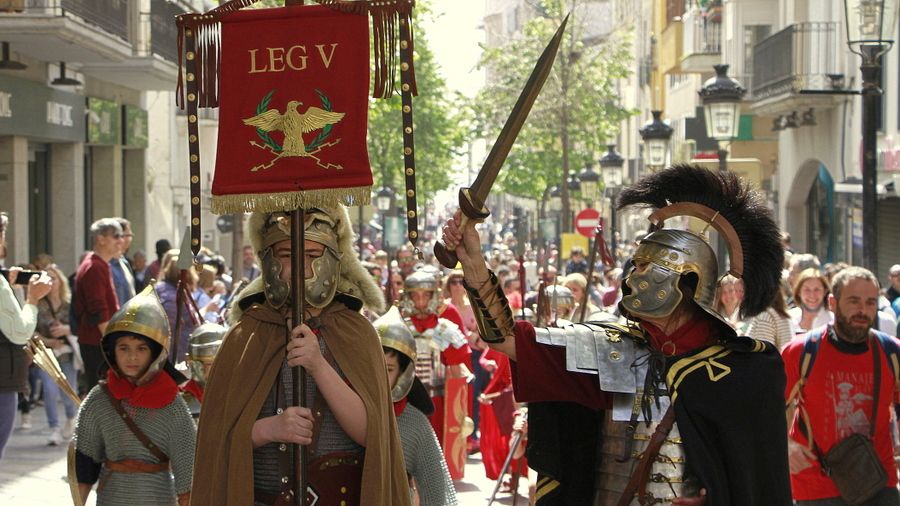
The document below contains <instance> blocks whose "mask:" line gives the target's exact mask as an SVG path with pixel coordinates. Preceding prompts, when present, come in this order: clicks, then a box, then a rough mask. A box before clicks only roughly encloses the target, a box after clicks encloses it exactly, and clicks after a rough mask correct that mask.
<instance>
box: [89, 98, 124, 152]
mask: <svg viewBox="0 0 900 506" xmlns="http://www.w3.org/2000/svg"><path fill="white" fill-rule="evenodd" d="M120 125H121V112H120V110H119V105H118V104H116V103H115V102H110V101H109V100H103V99H100V98H94V97H88V123H87V129H88V135H87V141H88V144H99V145H113V144H119V139H120V135H121V133H120V132H121V131H122V129H121V127H120Z"/></svg>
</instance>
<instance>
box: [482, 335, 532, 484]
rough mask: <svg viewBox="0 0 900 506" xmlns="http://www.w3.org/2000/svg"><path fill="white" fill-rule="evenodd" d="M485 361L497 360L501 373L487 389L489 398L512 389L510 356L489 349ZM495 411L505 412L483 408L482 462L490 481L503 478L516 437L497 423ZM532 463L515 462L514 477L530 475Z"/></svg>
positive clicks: (484, 357) (518, 460)
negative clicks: (515, 473) (510, 448)
mask: <svg viewBox="0 0 900 506" xmlns="http://www.w3.org/2000/svg"><path fill="white" fill-rule="evenodd" d="M481 357H482V360H493V361H494V362H496V363H497V369H496V370H494V373H493V374H492V376H491V381H490V383H488V384H487V386H486V387H485V388H484V392H483V393H485V394H495V393H501V392H503V391H504V390H507V389H508V388H509V387H511V386H512V373H511V371H510V365H509V358H507V356H506V355H504V354H502V353H500V352H498V351H496V350H491V349H488V350H487V351H485V352H484V354H483V355H482V356H481ZM495 409H505V407H504V406H501V405H498V404H480V405H479V419H478V425H479V426H480V427H479V430H480V431H481V460H482V462H483V463H484V471H485V474H486V475H487V477H488V479H491V480H496V479H497V478H499V477H500V469H501V468H502V467H503V462H504V461H505V460H506V456H507V455H509V443H510V441H511V440H512V433H511V432H506V431H505V430H504V429H502V428H501V427H500V424H499V423H498V422H497V419H498V416H497V415H496V414H495ZM527 470H528V463H527V461H526V460H525V458H524V457H522V458H520V459H515V460H513V461H512V463H510V469H509V472H510V473H514V472H519V473H521V474H527Z"/></svg>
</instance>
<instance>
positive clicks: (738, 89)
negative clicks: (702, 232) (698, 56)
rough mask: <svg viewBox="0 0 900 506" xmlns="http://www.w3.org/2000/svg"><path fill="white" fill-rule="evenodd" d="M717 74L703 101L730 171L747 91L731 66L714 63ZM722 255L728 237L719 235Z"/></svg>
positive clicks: (702, 94) (702, 93) (704, 90)
mask: <svg viewBox="0 0 900 506" xmlns="http://www.w3.org/2000/svg"><path fill="white" fill-rule="evenodd" d="M713 68H714V69H715V70H716V75H715V77H711V78H709V79H708V80H707V81H706V82H705V83H703V87H702V88H700V91H699V92H698V94H699V95H700V100H701V101H702V102H703V111H704V117H705V119H706V136H707V137H709V138H710V139H715V140H716V141H718V143H719V151H718V154H719V170H721V171H726V170H728V143H730V142H731V140H732V139H734V138H735V137H737V136H738V129H739V127H740V124H741V99H742V98H743V97H744V94H745V93H747V90H746V89H745V88H744V86H743V85H741V83H739V82H738V81H737V80H736V79H733V78H731V77H728V65H725V64H718V65H713ZM718 250H719V258H720V259H722V260H724V258H725V257H724V255H725V254H726V252H727V246H726V245H725V237H723V236H722V234H719V241H718ZM724 271H725V262H724V261H720V262H719V272H720V273H722V272H724Z"/></svg>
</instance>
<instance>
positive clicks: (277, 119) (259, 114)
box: [243, 90, 344, 172]
mask: <svg viewBox="0 0 900 506" xmlns="http://www.w3.org/2000/svg"><path fill="white" fill-rule="evenodd" d="M274 93H275V90H272V91H270V92H269V93H268V94H267V95H266V96H265V97H263V99H262V101H261V102H260V103H259V105H258V106H257V107H256V116H253V117H251V118H246V119H244V120H243V122H244V124H245V125H248V126H252V127H256V132H257V134H258V135H259V137H260V139H261V140H262V141H263V144H260V143H258V142H256V141H250V145H251V146H255V147H257V148H260V149H263V150H265V151H269V152H270V153H272V154H274V155H275V158H273V159H272V160H271V161H269V162H268V163H265V164H261V165H257V166H255V167H253V168H252V169H250V170H251V171H252V172H256V171H258V170H260V169H262V170H265V169H268V168H270V167H272V166H273V165H275V163H276V162H278V160H280V159H282V158H285V157H289V156H305V157H309V158H312V159H313V160H315V161H316V165H318V166H319V167H322V168H323V169H331V168H335V169H338V170H340V169H343V167H342V166H340V165H338V164H334V163H327V162H323V161H322V159H321V158H319V157H318V156H316V154H317V153H318V152H319V151H321V150H323V149H325V148H327V147H329V146H335V145H337V144H338V143H339V142H340V141H341V140H340V139H337V140H334V141H331V142H324V141H325V139H326V138H327V137H328V134H329V133H330V132H331V126H332V125H334V124H335V123H337V122H339V121H341V119H343V118H344V113H342V112H333V111H332V110H331V102H330V101H329V100H328V97H327V96H325V94H324V93H322V92H321V91H319V90H316V93H317V94H318V95H319V99H320V100H321V101H322V106H323V107H325V109H321V108H319V107H315V106H309V107H307V108H306V112H304V113H300V112H299V111H297V107H299V106H301V105H303V102H300V101H298V100H291V101H290V102H288V103H287V106H286V107H285V110H284V114H282V113H280V112H278V109H268V105H269V101H270V100H271V99H272V95H273V94H274ZM319 129H322V132H321V133H320V134H319V135H318V136H317V137H316V138H315V139H314V140H313V141H312V142H311V143H309V144H306V143H305V142H304V140H303V134H305V133H309V132H313V131H315V130H319ZM269 132H282V133H284V144H283V145H281V146H279V145H278V143H276V142H275V141H274V140H273V139H272V138H271V137H270V136H269Z"/></svg>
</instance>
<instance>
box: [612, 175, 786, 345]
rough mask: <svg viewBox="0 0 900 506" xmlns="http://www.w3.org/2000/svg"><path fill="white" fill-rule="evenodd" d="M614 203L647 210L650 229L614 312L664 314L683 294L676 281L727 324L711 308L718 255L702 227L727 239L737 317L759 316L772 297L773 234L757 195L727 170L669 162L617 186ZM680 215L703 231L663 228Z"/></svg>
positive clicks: (776, 278)
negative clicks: (739, 287)
mask: <svg viewBox="0 0 900 506" xmlns="http://www.w3.org/2000/svg"><path fill="white" fill-rule="evenodd" d="M616 205H617V207H618V208H619V209H623V208H625V207H629V206H634V205H644V206H649V207H651V208H654V211H653V212H652V213H651V214H650V217H649V219H650V222H651V226H650V232H649V233H648V234H647V235H646V236H645V237H644V238H643V239H642V240H641V241H640V243H639V245H638V247H637V249H636V250H635V252H634V256H633V259H632V265H631V266H630V267H629V268H628V269H627V276H626V278H625V283H623V284H622V294H623V298H622V300H621V302H620V303H619V310H620V312H621V313H622V314H623V315H625V316H626V317H629V318H638V319H640V318H641V317H649V318H665V317H668V316H669V315H671V314H672V312H673V311H674V310H675V308H676V307H677V306H678V305H679V303H681V301H682V299H683V298H684V296H685V292H684V291H683V287H684V286H690V287H691V288H692V292H693V293H691V294H690V296H691V297H692V299H693V301H694V302H695V303H696V304H697V306H698V307H700V308H701V309H702V310H703V311H705V312H706V313H708V314H710V315H711V316H712V317H713V318H715V319H716V320H719V321H720V322H722V323H723V324H724V326H725V328H726V329H729V330H730V329H731V327H730V326H729V325H728V323H727V321H726V320H725V318H724V316H723V315H720V314H719V313H718V312H716V310H715V299H716V284H717V282H718V272H719V261H724V259H717V258H716V255H715V253H714V252H713V249H712V248H711V247H710V245H709V243H707V241H706V239H704V237H703V233H705V230H706V228H709V227H710V226H711V227H713V228H714V229H715V230H716V231H717V232H718V233H719V234H721V235H722V236H724V238H725V242H726V243H727V245H728V251H729V257H730V263H729V269H728V272H729V273H730V274H732V275H733V276H735V277H737V278H742V279H743V280H744V286H745V295H744V300H743V302H742V303H741V316H742V317H750V316H754V315H756V314H759V313H761V312H762V311H765V309H766V308H767V307H768V306H769V304H770V303H771V302H772V298H773V297H774V296H775V292H776V290H778V289H779V282H780V280H781V264H782V262H783V260H784V247H783V246H782V244H781V240H780V238H781V234H780V232H779V229H778V226H777V225H776V224H775V222H774V220H773V219H772V216H771V212H770V211H769V209H768V207H767V206H766V204H765V201H764V199H763V198H762V196H761V195H760V194H759V193H758V192H755V191H753V190H751V189H750V187H749V186H747V185H746V184H744V183H743V182H742V181H741V180H740V178H738V176H737V175H735V173H733V172H729V171H718V170H708V169H705V168H703V167H700V166H697V165H686V164H685V165H675V166H672V167H669V168H667V169H664V170H661V171H658V172H656V173H653V174H651V175H649V176H647V177H645V178H643V179H641V180H640V181H638V182H637V183H635V184H634V185H633V186H631V187H629V188H626V189H625V190H623V191H622V193H621V194H620V195H619V198H618V201H617V203H616ZM685 216H690V217H694V218H698V219H700V220H702V221H704V222H706V224H707V225H706V228H705V229H704V231H703V232H701V233H700V234H697V233H694V232H691V231H687V230H681V229H676V228H668V227H666V226H665V225H666V220H668V219H671V218H679V217H685ZM673 221H674V220H673ZM636 266H639V267H640V268H636ZM685 283H687V285H686V284H685ZM731 334H732V335H733V334H734V332H733V331H731Z"/></svg>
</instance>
